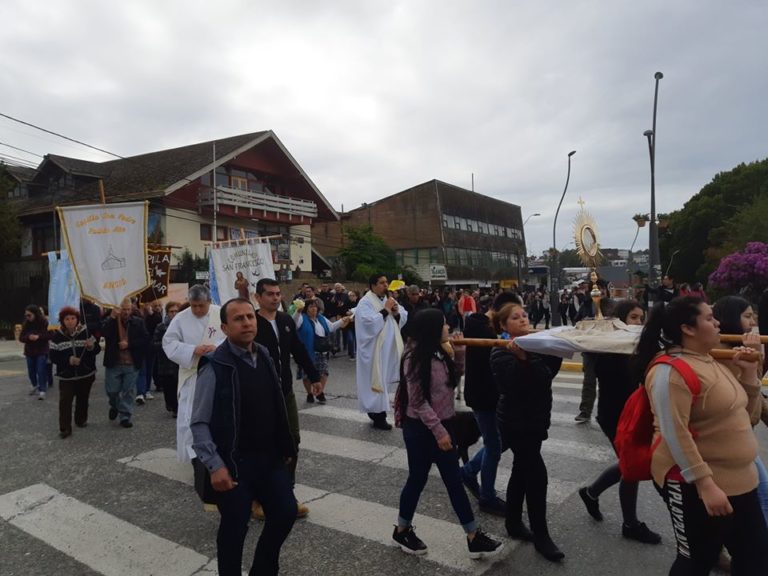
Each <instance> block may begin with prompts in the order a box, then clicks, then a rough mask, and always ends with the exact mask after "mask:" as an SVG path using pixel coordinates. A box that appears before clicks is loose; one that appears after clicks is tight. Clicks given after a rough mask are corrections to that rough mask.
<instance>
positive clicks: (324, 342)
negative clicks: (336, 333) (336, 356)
mask: <svg viewBox="0 0 768 576" xmlns="http://www.w3.org/2000/svg"><path fill="white" fill-rule="evenodd" d="M330 351H331V340H330V338H328V337H327V336H318V335H317V334H315V352H320V353H325V352H330Z"/></svg>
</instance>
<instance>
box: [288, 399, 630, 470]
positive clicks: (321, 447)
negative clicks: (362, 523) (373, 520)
mask: <svg viewBox="0 0 768 576" xmlns="http://www.w3.org/2000/svg"><path fill="white" fill-rule="evenodd" d="M299 414H307V415H311V416H319V417H321V418H332V419H335V420H346V421H349V422H370V420H369V419H368V416H367V415H366V414H360V413H359V412H357V411H356V410H354V409H350V408H340V407H338V406H329V405H327V404H326V405H324V406H315V407H312V408H305V409H304V410H300V411H299ZM573 418H574V416H573V415H572V414H567V413H562V412H555V413H553V414H552V421H553V422H554V423H557V424H566V423H567V424H569V425H573V426H576V424H575V422H574V420H573ZM301 447H302V449H305V450H310V451H313V452H320V453H322V454H330V455H332V456H343V457H345V458H352V459H353V460H361V461H364V462H374V463H376V464H381V465H383V466H389V467H391V468H392V467H394V468H401V469H405V470H407V469H408V465H407V462H408V459H407V457H406V455H405V450H403V449H402V448H396V447H393V446H386V445H382V444H377V443H374V442H366V441H364V440H356V439H354V438H344V437H341V436H332V435H329V434H322V433H320V432H313V431H310V430H302V431H301ZM542 452H545V453H549V454H557V455H560V456H572V457H574V458H580V459H583V460H591V461H593V462H612V461H613V460H614V459H615V458H616V455H615V454H614V452H613V450H612V449H611V448H610V447H604V446H593V445H591V444H585V443H583V442H577V441H574V440H561V439H558V438H550V439H548V440H546V441H545V442H544V444H543V445H542Z"/></svg>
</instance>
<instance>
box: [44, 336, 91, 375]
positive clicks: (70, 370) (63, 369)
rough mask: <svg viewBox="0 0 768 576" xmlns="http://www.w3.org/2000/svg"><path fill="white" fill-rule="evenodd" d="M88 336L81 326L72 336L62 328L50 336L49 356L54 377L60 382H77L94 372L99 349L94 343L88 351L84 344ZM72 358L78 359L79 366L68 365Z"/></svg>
mask: <svg viewBox="0 0 768 576" xmlns="http://www.w3.org/2000/svg"><path fill="white" fill-rule="evenodd" d="M90 336H91V334H90V333H89V332H88V330H87V329H86V327H85V326H83V325H82V324H81V325H79V326H78V327H77V328H75V332H74V334H69V333H68V332H67V331H66V329H65V328H64V327H63V326H62V327H61V328H59V329H58V330H56V331H55V332H53V333H52V334H51V338H50V352H49V356H50V358H51V362H52V363H53V364H55V365H56V376H58V377H59V378H61V379H62V380H77V379H79V378H84V377H85V376H90V375H91V374H93V373H95V372H96V355H97V354H98V353H99V352H100V351H101V348H100V347H99V343H98V342H94V343H93V348H91V349H90V350H88V348H87V347H86V344H87V341H88V338H89V337H90ZM72 356H76V357H77V358H80V364H78V365H77V366H73V365H72V364H70V363H69V359H70V358H71V357H72Z"/></svg>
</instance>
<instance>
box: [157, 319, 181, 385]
mask: <svg viewBox="0 0 768 576" xmlns="http://www.w3.org/2000/svg"><path fill="white" fill-rule="evenodd" d="M170 323H171V319H170V318H166V319H165V320H164V321H163V322H161V323H160V324H158V325H157V326H156V327H155V331H154V332H153V333H152V349H153V350H154V351H155V354H156V355H157V356H156V360H155V368H156V370H157V375H158V376H159V377H163V378H178V376H179V365H178V364H176V362H174V361H173V360H169V359H168V356H167V355H166V354H165V350H163V336H165V333H166V332H167V331H168V326H169V325H170Z"/></svg>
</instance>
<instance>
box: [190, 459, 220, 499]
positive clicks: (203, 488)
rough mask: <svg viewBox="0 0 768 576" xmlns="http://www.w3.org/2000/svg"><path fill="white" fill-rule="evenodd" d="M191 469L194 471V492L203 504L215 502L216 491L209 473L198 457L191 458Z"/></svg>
mask: <svg viewBox="0 0 768 576" xmlns="http://www.w3.org/2000/svg"><path fill="white" fill-rule="evenodd" d="M192 469H193V470H194V471H195V492H197V495H198V496H199V497H200V500H202V501H203V504H216V500H217V493H216V490H214V489H213V485H212V484H211V473H210V472H208V468H206V467H205V464H203V463H202V462H200V459H199V458H193V459H192Z"/></svg>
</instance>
